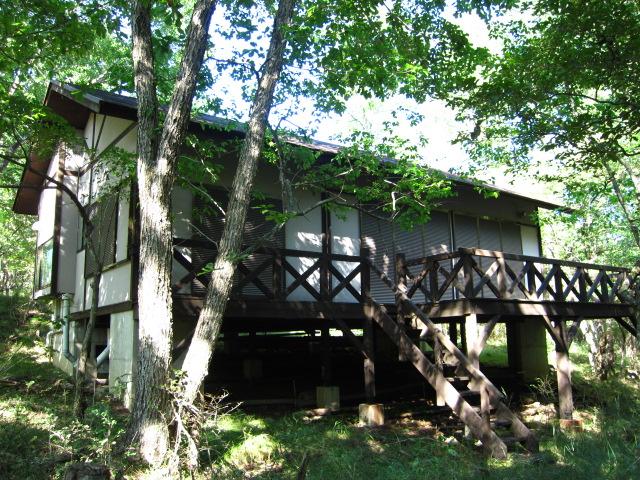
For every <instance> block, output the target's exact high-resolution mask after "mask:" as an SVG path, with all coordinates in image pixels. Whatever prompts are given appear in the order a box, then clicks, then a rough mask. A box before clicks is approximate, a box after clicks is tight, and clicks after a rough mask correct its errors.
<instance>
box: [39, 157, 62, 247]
mask: <svg viewBox="0 0 640 480" xmlns="http://www.w3.org/2000/svg"><path fill="white" fill-rule="evenodd" d="M59 161H60V156H59V155H58V153H57V152H56V153H55V154H54V155H53V158H52V159H51V162H50V163H49V168H48V169H47V176H49V177H52V178H55V177H56V175H57V174H58V167H59ZM47 183H48V182H47ZM57 192H58V191H57V190H56V189H55V188H45V189H44V190H42V193H41V194H40V203H39V204H38V222H37V224H36V226H35V229H36V232H37V238H36V246H38V247H39V246H40V245H42V244H43V243H45V242H46V241H47V240H49V239H50V238H51V237H53V233H54V230H55V220H56V202H57Z"/></svg>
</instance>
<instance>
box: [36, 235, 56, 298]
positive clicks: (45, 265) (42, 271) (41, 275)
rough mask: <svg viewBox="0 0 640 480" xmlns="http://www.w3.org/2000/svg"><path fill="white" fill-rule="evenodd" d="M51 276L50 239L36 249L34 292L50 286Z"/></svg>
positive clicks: (51, 242) (51, 239)
mask: <svg viewBox="0 0 640 480" xmlns="http://www.w3.org/2000/svg"><path fill="white" fill-rule="evenodd" d="M52 274H53V238H50V239H49V240H47V241H46V242H44V243H43V244H42V245H40V246H39V247H38V248H37V249H36V278H35V289H36V291H38V290H42V289H43V288H47V287H49V286H51V276H52Z"/></svg>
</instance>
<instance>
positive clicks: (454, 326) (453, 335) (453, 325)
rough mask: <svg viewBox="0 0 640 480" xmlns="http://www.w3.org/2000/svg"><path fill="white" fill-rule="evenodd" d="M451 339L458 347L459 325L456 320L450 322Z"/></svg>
mask: <svg viewBox="0 0 640 480" xmlns="http://www.w3.org/2000/svg"><path fill="white" fill-rule="evenodd" d="M449 339H450V340H451V342H452V343H453V344H454V345H456V346H457V345H458V324H457V323H456V321H455V320H451V321H450V322H449Z"/></svg>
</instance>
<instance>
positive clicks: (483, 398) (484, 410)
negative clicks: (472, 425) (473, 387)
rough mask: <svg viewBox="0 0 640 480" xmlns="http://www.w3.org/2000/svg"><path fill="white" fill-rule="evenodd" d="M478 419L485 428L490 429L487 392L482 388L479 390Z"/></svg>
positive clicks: (489, 409) (489, 407) (489, 406)
mask: <svg viewBox="0 0 640 480" xmlns="http://www.w3.org/2000/svg"><path fill="white" fill-rule="evenodd" d="M480 417H481V418H482V421H483V422H484V424H485V427H486V428H491V403H490V401H489V392H487V389H486V388H485V387H484V386H483V387H481V388H480Z"/></svg>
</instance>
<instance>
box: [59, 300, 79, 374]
mask: <svg viewBox="0 0 640 480" xmlns="http://www.w3.org/2000/svg"><path fill="white" fill-rule="evenodd" d="M60 299H61V300H62V306H61V309H62V353H63V355H64V357H65V358H66V359H67V360H69V361H70V362H72V363H75V362H76V360H77V358H76V356H75V355H74V354H73V353H72V352H71V348H70V345H69V328H70V327H69V322H70V321H71V318H70V317H71V300H72V299H73V296H72V295H70V294H68V293H63V294H62V295H61V297H60Z"/></svg>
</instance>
